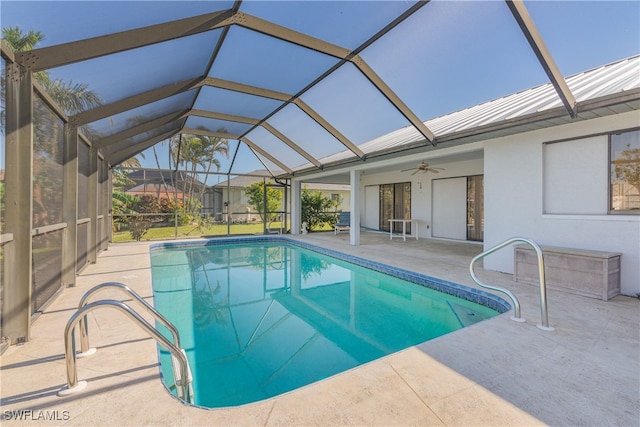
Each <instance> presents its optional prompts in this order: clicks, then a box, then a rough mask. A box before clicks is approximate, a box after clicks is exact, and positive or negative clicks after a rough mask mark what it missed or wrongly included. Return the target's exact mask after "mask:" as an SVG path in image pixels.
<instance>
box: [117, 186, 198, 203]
mask: <svg viewBox="0 0 640 427" xmlns="http://www.w3.org/2000/svg"><path fill="white" fill-rule="evenodd" d="M126 193H127V194H131V195H133V196H142V195H145V194H150V195H152V196H154V197H156V198H158V199H160V198H162V197H166V198H168V199H171V200H174V199H175V200H180V201H184V199H185V194H184V193H183V192H182V191H180V190H178V189H177V188H174V187H172V186H170V185H162V184H140V185H137V186H135V187H133V188H130V189H128V190H127V191H126Z"/></svg>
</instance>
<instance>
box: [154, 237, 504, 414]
mask: <svg viewBox="0 0 640 427" xmlns="http://www.w3.org/2000/svg"><path fill="white" fill-rule="evenodd" d="M151 264H152V277H153V290H154V304H155V306H156V308H157V309H158V310H159V311H160V312H161V313H162V314H163V315H164V316H166V317H167V318H168V319H169V320H170V321H171V322H172V323H173V324H174V325H176V327H177V328H178V330H179V331H180V338H181V344H182V347H183V348H184V349H185V351H186V354H187V358H188V359H189V363H190V367H191V370H192V373H193V388H194V395H195V398H194V403H195V404H196V405H198V406H204V407H209V408H215V407H225V406H235V405H240V404H244V403H249V402H254V401H258V400H263V399H266V398H269V397H273V396H277V395H279V394H282V393H285V392H287V391H291V390H294V389H296V388H299V387H301V386H304V385H306V384H310V383H313V382H315V381H318V380H321V379H323V378H326V377H329V376H331V375H334V374H337V373H339V372H343V371H345V370H348V369H351V368H353V367H356V366H359V365H361V364H364V363H367V362H369V361H372V360H375V359H377V358H379V357H382V356H385V355H388V354H391V353H393V352H396V351H399V350H402V349H404V348H407V347H410V346H412V345H416V344H419V343H421V342H424V341H427V340H429V339H433V338H435V337H438V336H441V335H444V334H446V333H449V332H451V331H454V330H457V329H460V328H462V327H465V326H468V325H471V324H473V323H476V322H478V321H481V320H484V319H487V318H490V317H493V316H495V315H497V314H499V313H501V312H505V311H508V310H509V309H510V306H509V304H508V303H507V302H506V301H504V300H503V299H501V298H499V297H497V296H494V295H492V294H489V293H486V292H483V291H479V290H475V289H471V288H467V287H464V286H461V285H457V284H454V283H450V282H446V281H443V280H439V279H435V278H432V277H428V276H424V275H419V274H416V273H412V272H409V271H406V270H401V269H396V268H391V267H389V266H385V265H382V264H379V263H373V262H371V261H368V260H364V259H361V258H357V257H352V256H348V255H345V254H340V253H337V252H334V251H330V250H326V249H323V248H320V247H316V246H312V245H308V244H305V243H301V242H298V241H293V240H291V239H287V238H285V237H269V236H265V237H257V238H231V239H215V240H210V241H198V242H187V243H162V244H156V245H153V246H152V247H151ZM442 291H444V292H445V293H443V292H442ZM160 363H161V371H162V375H163V381H164V383H165V385H166V386H167V387H169V388H170V389H171V387H172V385H173V372H172V368H171V357H170V355H169V354H168V353H167V352H165V351H160ZM174 392H175V391H174Z"/></svg>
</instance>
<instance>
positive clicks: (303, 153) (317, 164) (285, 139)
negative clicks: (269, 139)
mask: <svg viewBox="0 0 640 427" xmlns="http://www.w3.org/2000/svg"><path fill="white" fill-rule="evenodd" d="M262 127H263V128H265V129H266V130H268V131H269V132H271V133H272V134H273V136H275V137H276V138H278V139H279V140H280V141H282V142H284V143H285V144H287V145H288V146H289V147H290V148H291V149H292V150H294V151H295V152H296V153H298V154H300V155H301V156H302V157H304V158H305V159H307V160H308V161H309V162H311V163H313V164H314V165H315V167H317V168H319V169H322V163H320V162H319V161H318V159H316V158H315V157H313V156H312V155H311V154H309V153H307V152H306V151H305V150H303V149H302V148H301V147H300V146H299V145H297V144H296V143H294V142H293V141H291V140H290V139H289V138H288V137H287V136H286V135H284V134H283V133H281V132H280V131H279V130H278V129H276V128H274V127H273V126H271V125H270V124H269V123H267V122H264V123H262Z"/></svg>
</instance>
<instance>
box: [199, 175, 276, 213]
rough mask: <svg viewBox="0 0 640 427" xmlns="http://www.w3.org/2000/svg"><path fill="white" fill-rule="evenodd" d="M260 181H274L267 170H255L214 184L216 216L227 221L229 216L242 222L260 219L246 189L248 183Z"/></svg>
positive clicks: (212, 187)
mask: <svg viewBox="0 0 640 427" xmlns="http://www.w3.org/2000/svg"><path fill="white" fill-rule="evenodd" d="M258 181H260V182H264V181H266V182H267V183H268V182H272V183H273V178H272V177H271V174H270V173H269V171H267V170H255V171H253V172H249V174H247V175H243V176H237V177H235V178H231V179H229V180H224V181H221V182H219V183H217V184H215V185H212V186H211V187H210V188H211V189H212V190H213V191H214V192H215V193H214V194H215V196H214V198H215V201H214V207H215V211H214V215H215V218H216V219H217V220H222V221H226V220H227V218H229V219H230V220H233V221H241V222H253V221H260V215H258V213H257V212H255V209H254V208H253V207H252V206H251V205H250V204H249V200H248V198H247V194H246V193H245V191H244V189H245V188H246V187H247V186H248V185H251V184H253V183H254V182H258ZM274 184H275V183H274ZM275 185H277V184H275ZM282 210H284V207H283V208H282Z"/></svg>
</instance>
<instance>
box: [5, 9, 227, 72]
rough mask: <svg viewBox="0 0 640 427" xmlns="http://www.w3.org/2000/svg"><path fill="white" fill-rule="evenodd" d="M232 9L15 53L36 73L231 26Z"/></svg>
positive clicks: (19, 60) (21, 62)
mask: <svg viewBox="0 0 640 427" xmlns="http://www.w3.org/2000/svg"><path fill="white" fill-rule="evenodd" d="M233 14H234V12H233V11H230V10H224V11H220V12H214V13H208V14H205V15H200V16H194V17H190V18H184V19H178V20H175V21H170V22H165V23H162V24H156V25H151V26H148V27H143V28H136V29H133V30H128V31H121V32H118V33H113V34H108V35H104V36H99V37H93V38H90V39H84V40H79V41H74V42H69V43H63V44H59V45H55V46H49V47H43V48H40V49H33V50H30V51H27V52H19V53H16V54H15V57H16V62H18V63H19V64H21V65H23V66H24V67H25V68H27V69H29V70H31V71H33V72H37V71H43V70H47V69H50V68H54V67H60V66H63V65H68V64H73V63H76V62H80V61H86V60H88V59H93V58H98V57H101V56H105V55H111V54H114V53H118V52H123V51H126V50H130V49H136V48H139V47H143V46H148V45H151V44H156V43H161V42H164V41H169V40H173V39H177V38H180V37H186V36H191V35H194V34H199V33H202V32H206V31H211V30H214V29H216V28H220V27H224V26H228V25H230V21H228V19H229V18H230V17H232V16H233Z"/></svg>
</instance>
